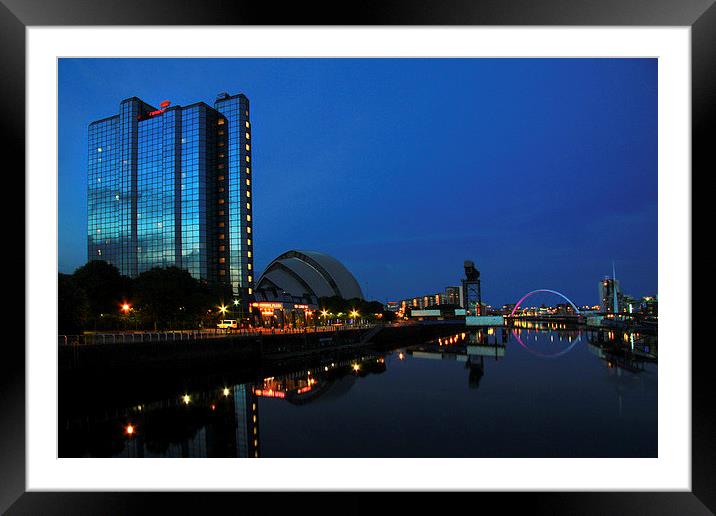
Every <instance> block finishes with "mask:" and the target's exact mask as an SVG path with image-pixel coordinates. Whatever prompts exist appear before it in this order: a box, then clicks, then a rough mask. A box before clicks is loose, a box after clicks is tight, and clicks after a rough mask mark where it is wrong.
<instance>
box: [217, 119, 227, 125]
mask: <svg viewBox="0 0 716 516" xmlns="http://www.w3.org/2000/svg"><path fill="white" fill-rule="evenodd" d="M224 123H226V120H224V119H223V118H219V120H217V122H216V125H224Z"/></svg>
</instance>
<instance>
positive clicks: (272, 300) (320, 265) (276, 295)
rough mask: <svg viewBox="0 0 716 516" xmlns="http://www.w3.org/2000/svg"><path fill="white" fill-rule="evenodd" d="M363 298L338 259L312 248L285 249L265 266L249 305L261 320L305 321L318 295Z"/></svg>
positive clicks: (353, 279) (313, 310) (267, 321)
mask: <svg viewBox="0 0 716 516" xmlns="http://www.w3.org/2000/svg"><path fill="white" fill-rule="evenodd" d="M332 296H339V297H342V298H344V299H355V298H358V299H364V298H363V291H362V290H361V288H360V285H359V284H358V282H357V281H356V279H355V277H354V276H353V274H351V272H350V271H349V270H348V269H347V268H346V267H345V265H343V264H342V263H341V262H339V261H338V260H336V259H335V258H333V257H332V256H329V255H327V254H324V253H319V252H316V251H297V250H292V251H287V252H285V253H283V254H281V255H280V256H278V257H277V258H275V259H274V260H273V261H271V263H269V265H268V266H267V267H266V270H265V271H264V272H263V274H261V277H260V278H259V279H258V281H257V283H256V289H255V291H254V300H253V302H252V304H251V305H252V307H253V308H254V310H257V309H258V310H259V311H260V313H261V316H262V320H263V322H264V323H269V322H270V319H272V318H276V319H277V321H276V322H279V323H283V322H298V320H300V319H303V320H304V321H306V320H307V319H309V318H310V316H311V315H313V314H314V312H315V311H316V310H317V309H318V308H319V306H318V299H319V298H321V297H332Z"/></svg>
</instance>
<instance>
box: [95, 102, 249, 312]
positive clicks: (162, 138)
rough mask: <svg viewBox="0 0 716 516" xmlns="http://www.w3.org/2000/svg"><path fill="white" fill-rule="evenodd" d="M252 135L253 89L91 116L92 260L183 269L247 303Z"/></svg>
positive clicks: (125, 268)
mask: <svg viewBox="0 0 716 516" xmlns="http://www.w3.org/2000/svg"><path fill="white" fill-rule="evenodd" d="M250 138H251V136H250V122H249V105H248V99H247V98H246V97H245V96H244V95H234V96H230V95H228V94H223V95H221V96H220V97H219V98H217V101H216V106H215V108H212V107H210V106H208V105H207V104H204V103H203V102H199V103H197V104H192V105H190V106H186V107H182V106H171V107H169V106H164V107H162V108H161V109H157V108H155V107H153V106H151V105H149V104H147V103H145V102H143V101H142V100H140V99H138V98H136V97H132V98H130V99H126V100H123V101H122V102H121V103H120V109H119V115H115V116H113V117H109V118H105V119H102V120H97V121H95V122H92V123H91V124H90V126H89V146H88V156H89V158H88V201H87V202H88V210H87V211H88V238H87V254H88V259H89V260H105V261H107V262H109V263H112V264H114V265H116V266H117V267H118V268H119V269H120V271H121V272H122V273H123V274H126V275H128V276H131V277H135V276H136V275H138V274H141V273H142V272H144V271H147V270H149V269H151V268H153V267H168V266H172V265H174V266H177V267H181V268H184V269H186V270H188V271H189V272H190V273H191V274H192V276H194V277H195V278H197V279H201V280H205V281H207V282H209V283H224V284H227V285H231V287H232V291H233V293H234V295H235V296H237V297H238V296H240V297H241V298H242V299H243V300H244V301H248V299H249V296H250V295H251V294H252V287H253V257H252V253H251V248H252V244H253V242H252V240H253V235H252V234H251V211H252V210H251V204H252V202H253V199H252V198H251V179H250V178H251V163H250V160H251V149H250V145H251V144H250Z"/></svg>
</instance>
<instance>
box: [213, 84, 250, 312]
mask: <svg viewBox="0 0 716 516" xmlns="http://www.w3.org/2000/svg"><path fill="white" fill-rule="evenodd" d="M214 107H215V108H216V110H217V111H219V112H220V113H221V114H222V115H224V116H225V117H226V125H228V136H227V146H226V148H227V151H228V194H229V198H228V202H229V234H228V236H229V256H228V259H229V277H230V282H231V288H232V292H233V294H234V295H235V296H240V297H241V298H242V299H244V300H246V299H248V296H250V295H251V293H252V291H253V290H252V289H253V281H252V280H253V277H252V275H251V269H252V268H253V258H251V257H250V255H249V254H248V251H249V250H250V249H251V244H250V243H249V242H250V239H249V233H250V232H251V222H250V221H249V220H247V215H249V214H250V211H251V208H250V207H249V205H247V204H246V203H245V200H246V199H248V198H250V196H251V184H250V181H248V177H249V175H250V159H251V158H250V155H251V150H250V147H249V146H248V139H249V138H250V122H249V101H248V99H247V98H246V97H245V96H244V95H241V94H239V95H233V96H230V95H226V94H224V95H221V96H220V97H219V98H218V99H217V100H216V102H215V104H214ZM222 127H223V126H222ZM247 136H248V138H247ZM220 152H221V151H220Z"/></svg>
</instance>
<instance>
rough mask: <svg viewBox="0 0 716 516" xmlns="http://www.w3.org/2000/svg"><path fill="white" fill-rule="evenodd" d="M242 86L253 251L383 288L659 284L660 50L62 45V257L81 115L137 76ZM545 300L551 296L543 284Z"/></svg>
mask: <svg viewBox="0 0 716 516" xmlns="http://www.w3.org/2000/svg"><path fill="white" fill-rule="evenodd" d="M222 91H227V92H229V93H232V94H233V93H239V92H242V93H244V94H246V95H247V96H248V97H249V100H250V101H251V124H252V138H251V139H252V152H253V156H252V161H253V167H252V172H253V174H255V175H254V178H253V179H254V184H253V187H254V206H253V209H254V235H255V240H254V242H255V244H254V245H255V264H256V269H257V270H258V271H262V270H263V269H264V267H265V266H266V265H267V264H268V263H269V262H270V261H271V260H272V259H273V258H274V257H276V256H277V255H279V254H280V253H282V252H284V251H286V250H289V249H309V250H316V251H322V252H325V253H327V254H330V255H333V256H335V257H336V258H338V259H339V260H341V261H342V262H343V263H344V264H345V265H346V266H347V267H348V268H349V269H350V270H351V271H352V272H353V274H354V275H355V276H356V278H357V279H358V282H359V283H360V284H361V287H362V288H363V292H364V294H365V295H366V297H368V298H370V299H378V300H380V301H387V300H398V299H400V298H404V297H412V296H416V295H424V294H430V293H434V292H438V291H441V290H443V289H444V287H445V286H448V285H457V284H459V279H460V278H461V277H462V276H463V270H462V264H463V261H464V260H466V259H471V260H473V261H474V262H475V264H476V265H477V267H478V268H479V269H480V271H481V272H482V280H483V282H482V292H483V299H484V300H485V301H487V302H488V303H491V304H493V305H502V304H504V303H510V302H515V301H516V300H517V299H519V297H520V296H521V295H522V294H524V293H525V292H527V291H529V290H533V289H536V288H551V289H556V290H560V291H562V292H564V293H565V294H566V295H567V296H569V297H570V298H572V299H573V300H574V301H575V302H576V303H577V304H594V303H597V302H598V299H597V298H598V290H597V282H598V281H599V280H600V279H601V278H602V277H603V276H605V275H606V274H609V273H611V263H612V260H614V261H615V262H616V268H617V277H618V278H619V279H620V281H621V284H622V288H623V290H624V291H625V292H626V293H628V294H631V295H635V296H642V295H649V294H655V293H657V256H658V254H657V60H656V59H61V60H60V63H59V270H60V272H72V271H73V270H74V269H75V268H77V267H79V266H80V265H82V264H84V263H85V262H86V258H87V256H86V252H87V251H86V213H87V208H86V202H87V196H86V181H87V126H88V124H89V123H90V122H91V121H93V120H96V119H99V118H104V117H107V116H111V115H114V114H116V113H117V112H118V109H119V102H120V101H121V100H122V99H124V98H127V97H131V96H137V97H139V98H141V99H143V100H145V101H146V102H148V103H150V104H152V105H158V104H159V102H161V101H162V100H165V99H169V100H171V101H172V103H173V104H179V105H188V104H191V103H194V102H198V101H204V102H206V103H207V104H209V105H213V101H214V97H215V95H216V94H217V93H219V92H222ZM554 302H558V299H554Z"/></svg>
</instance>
